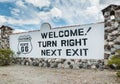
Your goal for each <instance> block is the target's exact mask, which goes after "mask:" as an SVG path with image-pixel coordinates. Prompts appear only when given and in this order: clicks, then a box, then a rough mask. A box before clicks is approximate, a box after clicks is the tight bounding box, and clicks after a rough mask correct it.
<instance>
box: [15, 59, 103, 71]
mask: <svg viewBox="0 0 120 84" xmlns="http://www.w3.org/2000/svg"><path fill="white" fill-rule="evenodd" d="M14 63H15V64H21V65H27V66H39V67H49V68H68V69H81V68H84V69H90V68H93V69H96V68H100V69H102V68H103V65H104V62H103V60H102V61H101V60H94V59H91V60H85V59H84V60H83V59H82V60H81V59H55V58H54V59H45V58H21V57H17V58H14Z"/></svg>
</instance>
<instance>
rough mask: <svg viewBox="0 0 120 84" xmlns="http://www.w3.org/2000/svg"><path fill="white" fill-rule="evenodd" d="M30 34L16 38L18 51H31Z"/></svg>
mask: <svg viewBox="0 0 120 84" xmlns="http://www.w3.org/2000/svg"><path fill="white" fill-rule="evenodd" d="M31 39H32V38H31V36H30V35H24V36H20V37H19V38H18V52H20V53H22V54H28V53H30V52H31V51H32V43H31Z"/></svg>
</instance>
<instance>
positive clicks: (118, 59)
mask: <svg viewBox="0 0 120 84" xmlns="http://www.w3.org/2000/svg"><path fill="white" fill-rule="evenodd" d="M116 52H117V53H118V55H114V56H113V57H112V58H111V59H110V60H109V61H108V65H113V64H115V65H116V68H118V69H120V50H117V51H116Z"/></svg>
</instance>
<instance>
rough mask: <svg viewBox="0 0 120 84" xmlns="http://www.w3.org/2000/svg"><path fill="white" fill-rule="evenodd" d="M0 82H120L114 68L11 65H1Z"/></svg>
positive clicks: (20, 83) (23, 83)
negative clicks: (58, 67) (86, 68)
mask: <svg viewBox="0 0 120 84" xmlns="http://www.w3.org/2000/svg"><path fill="white" fill-rule="evenodd" d="M0 84H120V78H117V77H116V72H115V71H112V70H104V71H100V70H85V69H79V70H75V69H54V68H53V69H52V68H40V67H33V66H20V65H11V66H7V67H0Z"/></svg>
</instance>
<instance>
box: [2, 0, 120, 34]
mask: <svg viewBox="0 0 120 84" xmlns="http://www.w3.org/2000/svg"><path fill="white" fill-rule="evenodd" d="M110 4H116V5H120V0H0V26H2V25H5V26H9V27H12V28H13V29H14V30H15V32H23V31H31V30H38V29H40V26H41V24H42V23H46V22H47V23H50V24H51V26H52V27H53V28H54V27H62V26H70V25H82V24H90V23H97V22H103V21H104V18H103V15H102V12H101V10H102V9H104V8H105V7H107V6H108V5H110Z"/></svg>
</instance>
